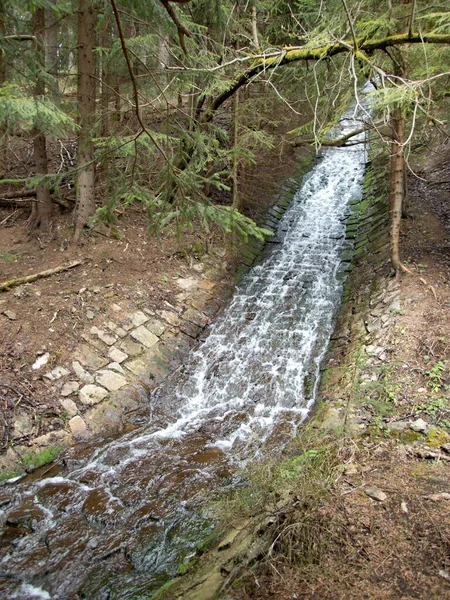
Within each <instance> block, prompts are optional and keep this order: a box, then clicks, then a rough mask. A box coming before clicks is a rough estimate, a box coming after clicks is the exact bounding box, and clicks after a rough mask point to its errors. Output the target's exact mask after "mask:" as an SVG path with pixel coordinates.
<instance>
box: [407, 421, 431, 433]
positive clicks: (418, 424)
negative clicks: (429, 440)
mask: <svg viewBox="0 0 450 600" xmlns="http://www.w3.org/2000/svg"><path fill="white" fill-rule="evenodd" d="M409 427H410V429H412V430H413V431H417V433H427V431H428V423H427V422H426V421H424V420H423V419H417V420H416V421H413V422H412V423H410V424H409Z"/></svg>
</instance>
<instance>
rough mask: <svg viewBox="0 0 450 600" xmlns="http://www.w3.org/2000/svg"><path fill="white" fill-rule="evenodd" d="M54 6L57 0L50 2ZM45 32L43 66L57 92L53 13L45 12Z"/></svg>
mask: <svg viewBox="0 0 450 600" xmlns="http://www.w3.org/2000/svg"><path fill="white" fill-rule="evenodd" d="M50 2H51V3H52V4H54V5H55V6H56V4H57V2H58V0H50ZM45 17H46V18H45V20H46V32H45V66H46V71H47V73H50V75H52V76H53V89H54V91H55V92H58V88H59V86H58V83H59V82H58V72H59V64H58V24H57V22H56V15H55V13H54V12H53V11H49V10H48V11H47V12H46V16H45Z"/></svg>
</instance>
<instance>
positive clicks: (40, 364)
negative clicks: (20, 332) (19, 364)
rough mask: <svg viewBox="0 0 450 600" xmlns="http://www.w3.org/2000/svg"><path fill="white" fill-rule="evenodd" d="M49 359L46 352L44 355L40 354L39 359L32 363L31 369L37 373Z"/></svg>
mask: <svg viewBox="0 0 450 600" xmlns="http://www.w3.org/2000/svg"><path fill="white" fill-rule="evenodd" d="M49 358H50V354H49V353H48V352H46V353H45V354H42V355H41V356H39V358H38V359H37V360H36V362H34V363H33V365H32V367H31V368H32V369H34V370H35V371H37V370H38V369H40V368H42V367H43V366H44V365H46V364H47V363H48V361H49Z"/></svg>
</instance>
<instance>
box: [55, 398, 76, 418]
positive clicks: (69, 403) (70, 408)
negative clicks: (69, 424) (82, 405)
mask: <svg viewBox="0 0 450 600" xmlns="http://www.w3.org/2000/svg"><path fill="white" fill-rule="evenodd" d="M59 402H60V404H61V406H62V407H63V409H64V410H65V411H66V413H67V414H68V416H69V417H74V416H75V415H76V414H77V412H78V407H77V405H76V404H75V402H74V401H73V400H71V399H70V398H62V399H61V400H60V401H59Z"/></svg>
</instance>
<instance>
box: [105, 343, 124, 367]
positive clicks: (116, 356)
mask: <svg viewBox="0 0 450 600" xmlns="http://www.w3.org/2000/svg"><path fill="white" fill-rule="evenodd" d="M108 356H109V358H110V359H111V360H112V361H113V362H115V363H122V362H123V361H124V360H127V358H128V354H126V352H122V350H119V348H116V347H115V346H113V347H112V348H111V349H110V351H109V352H108Z"/></svg>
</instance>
